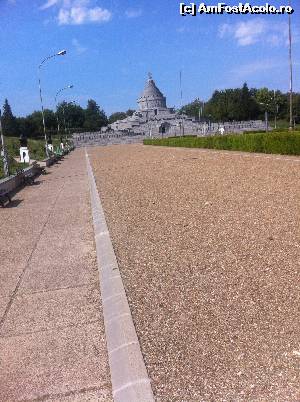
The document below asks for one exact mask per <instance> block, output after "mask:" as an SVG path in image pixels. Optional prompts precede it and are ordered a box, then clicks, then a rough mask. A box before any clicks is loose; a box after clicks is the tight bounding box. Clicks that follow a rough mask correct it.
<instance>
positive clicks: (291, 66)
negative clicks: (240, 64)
mask: <svg viewBox="0 0 300 402" xmlns="http://www.w3.org/2000/svg"><path fill="white" fill-rule="evenodd" d="M289 6H290V7H291V0H289ZM289 64H290V126H289V130H292V129H293V62H292V21H291V14H289Z"/></svg>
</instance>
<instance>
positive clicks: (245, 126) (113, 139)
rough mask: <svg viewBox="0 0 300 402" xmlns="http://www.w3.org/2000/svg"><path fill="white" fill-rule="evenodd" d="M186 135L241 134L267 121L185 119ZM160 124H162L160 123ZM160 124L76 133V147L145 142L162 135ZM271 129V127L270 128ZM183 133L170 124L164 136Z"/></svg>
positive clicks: (263, 126) (151, 123)
mask: <svg viewBox="0 0 300 402" xmlns="http://www.w3.org/2000/svg"><path fill="white" fill-rule="evenodd" d="M184 124H185V125H184V133H185V135H197V136H198V137H206V136H211V135H220V134H221V133H220V129H221V128H223V129H224V135H225V134H228V133H235V134H240V133H243V132H244V131H254V130H264V129H265V122H263V121H262V120H253V121H239V122H224V123H211V124H208V123H197V124H196V123H194V122H190V121H185V123H184ZM159 125H160V124H159ZM159 125H158V124H156V125H155V124H153V122H152V121H149V122H147V123H145V124H143V125H142V126H140V127H138V128H136V129H135V131H131V132H130V131H126V130H125V131H108V132H92V133H90V132H87V133H74V134H73V142H74V145H75V146H76V147H85V146H99V145H114V144H132V143H136V142H143V140H144V139H145V138H153V137H159V138H160V137H162V134H161V133H160V132H159ZM269 129H270V130H271V127H270V128H269ZM179 135H182V131H181V130H180V128H179V126H178V125H176V124H175V125H174V124H173V125H170V127H169V130H168V131H167V132H165V133H164V134H163V136H164V137H173V136H179Z"/></svg>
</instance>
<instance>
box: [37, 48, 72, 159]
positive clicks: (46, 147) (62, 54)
mask: <svg viewBox="0 0 300 402" xmlns="http://www.w3.org/2000/svg"><path fill="white" fill-rule="evenodd" d="M66 53H67V51H66V50H61V51H60V52H58V53H55V54H53V55H52V56H48V57H46V58H45V59H44V60H43V61H42V62H41V64H40V65H39V68H38V77H39V91H40V101H41V106H42V118H43V129H44V138H45V150H46V155H47V157H48V156H49V152H48V146H47V134H46V125H45V115H44V105H43V97H42V86H41V68H42V66H43V64H44V63H45V62H46V61H48V60H50V59H52V58H53V57H56V56H64V55H65V54H66Z"/></svg>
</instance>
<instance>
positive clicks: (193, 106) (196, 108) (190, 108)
mask: <svg viewBox="0 0 300 402" xmlns="http://www.w3.org/2000/svg"><path fill="white" fill-rule="evenodd" d="M203 105H204V102H202V101H201V100H200V99H199V98H197V99H195V100H194V101H193V102H191V103H188V104H187V105H185V106H183V107H182V108H181V109H180V110H179V113H184V114H186V115H187V116H190V117H193V118H195V119H198V118H199V115H200V114H201V111H202V112H203Z"/></svg>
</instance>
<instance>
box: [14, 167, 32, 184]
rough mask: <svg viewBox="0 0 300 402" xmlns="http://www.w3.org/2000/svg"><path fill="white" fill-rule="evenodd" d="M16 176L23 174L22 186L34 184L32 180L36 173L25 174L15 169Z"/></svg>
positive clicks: (21, 170) (23, 171) (22, 170)
mask: <svg viewBox="0 0 300 402" xmlns="http://www.w3.org/2000/svg"><path fill="white" fill-rule="evenodd" d="M16 174H17V175H20V174H23V183H24V184H34V179H35V178H36V173H33V172H28V173H27V172H25V170H24V169H20V168H19V169H17V170H16Z"/></svg>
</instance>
